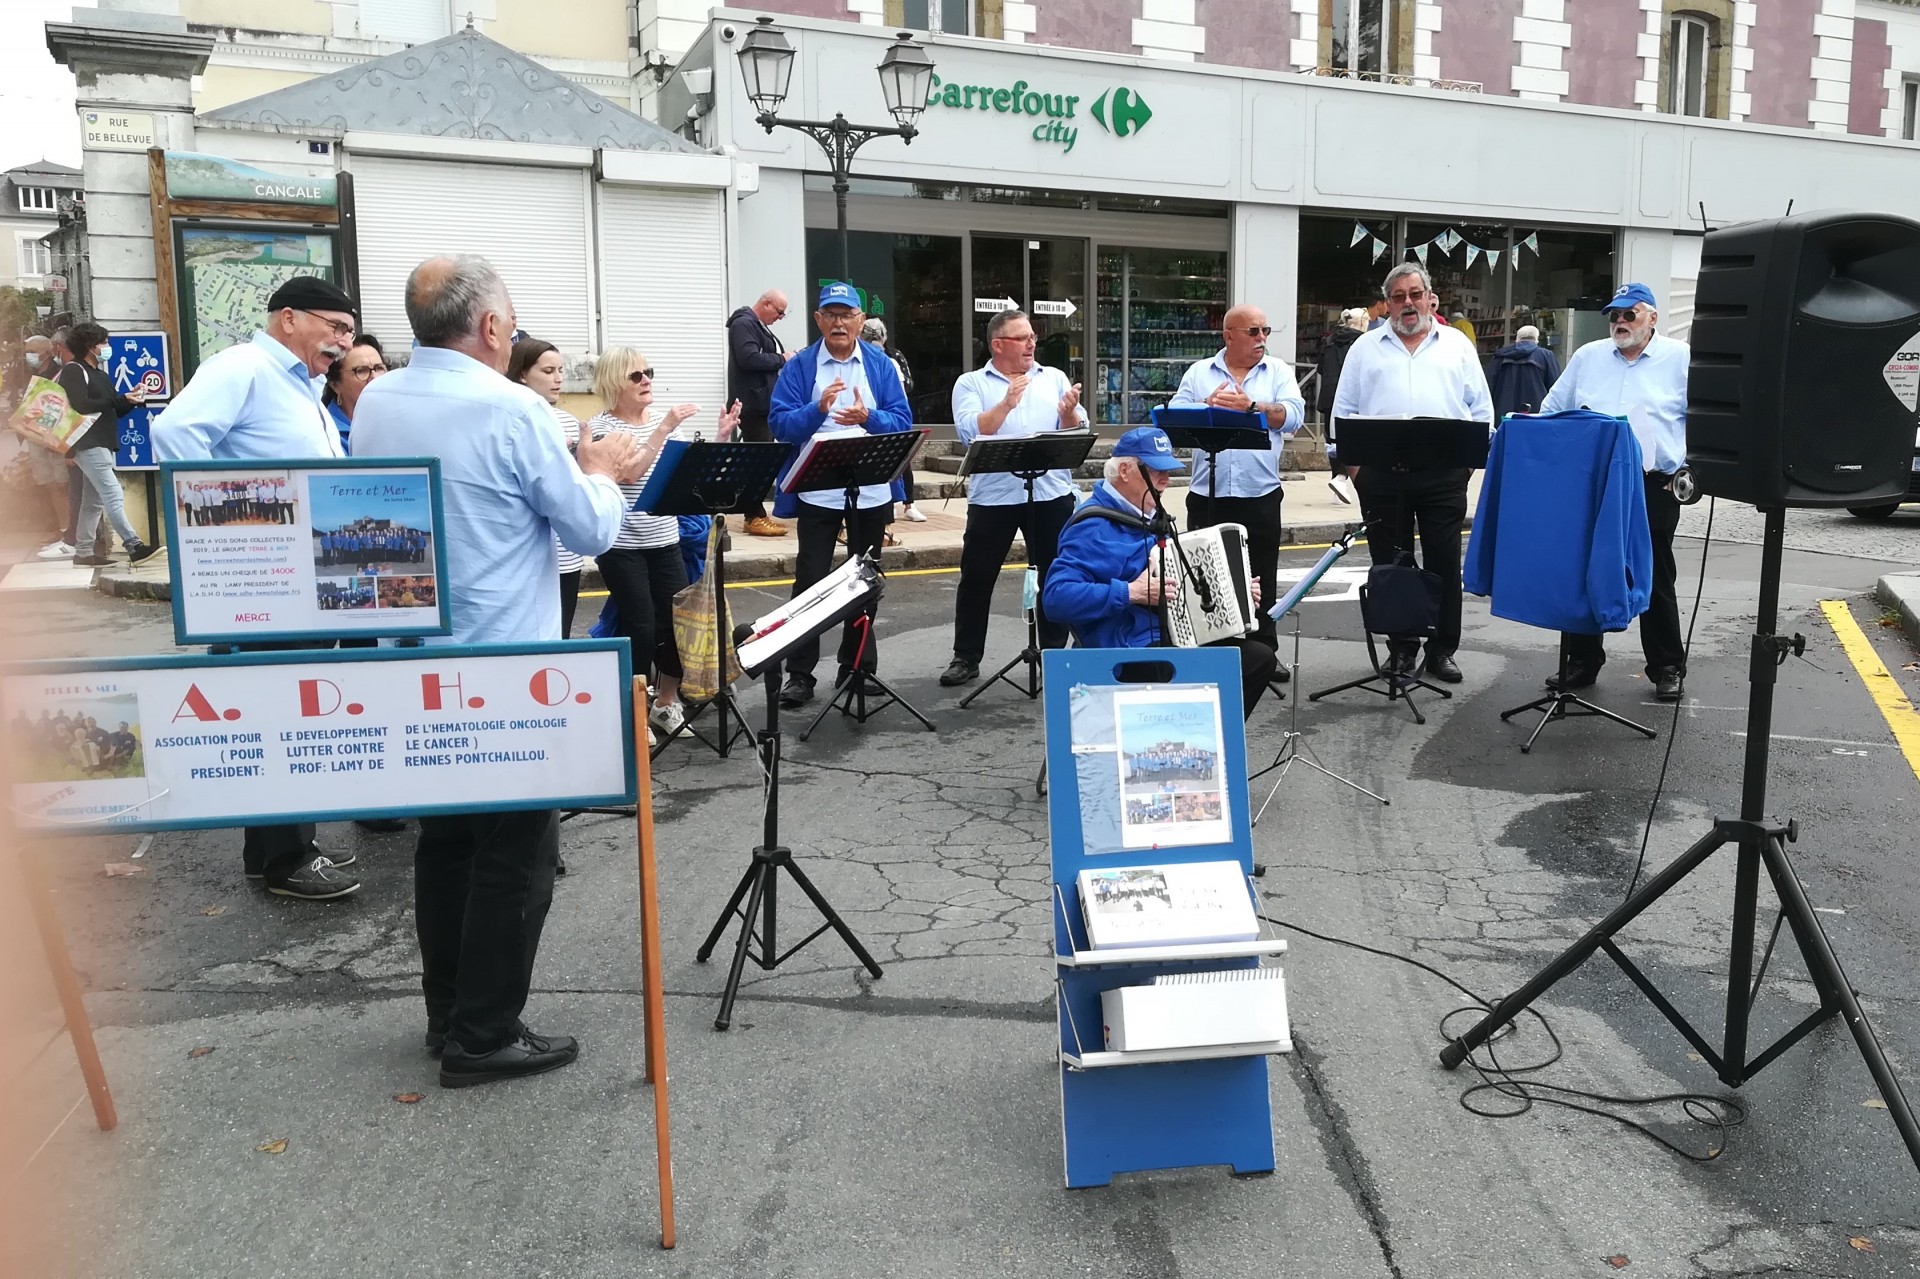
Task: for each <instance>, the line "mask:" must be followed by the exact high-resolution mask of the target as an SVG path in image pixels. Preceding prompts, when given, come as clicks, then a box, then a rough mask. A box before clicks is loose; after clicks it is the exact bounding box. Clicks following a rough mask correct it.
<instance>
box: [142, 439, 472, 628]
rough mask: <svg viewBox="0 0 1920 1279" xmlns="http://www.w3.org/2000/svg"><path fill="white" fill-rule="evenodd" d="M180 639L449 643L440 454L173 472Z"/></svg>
mask: <svg viewBox="0 0 1920 1279" xmlns="http://www.w3.org/2000/svg"><path fill="white" fill-rule="evenodd" d="M161 491H162V492H164V493H166V494H167V495H168V497H169V499H170V500H169V501H168V502H167V542H168V545H169V546H170V547H171V548H172V555H171V557H170V565H169V568H170V571H171V572H172V575H173V629H174V639H175V641H176V642H178V643H181V644H207V643H234V642H240V641H247V640H260V641H265V640H289V639H322V638H324V639H333V638H337V637H339V636H341V635H346V634H355V633H358V634H363V635H378V636H389V637H404V636H419V635H445V634H447V633H448V631H449V629H450V627H449V625H448V612H447V601H446V593H445V591H443V590H442V589H441V583H442V582H444V581H445V580H446V565H445V552H444V548H443V547H442V546H441V539H440V535H439V534H440V528H441V526H442V512H441V508H440V472H439V463H438V462H436V461H434V460H433V459H431V458H403V459H378V460H364V459H341V460H339V461H327V462H295V463H291V464H288V463H275V462H255V463H248V464H236V463H232V462H221V463H202V462H193V463H168V464H167V465H166V466H165V467H163V468H162V471H161Z"/></svg>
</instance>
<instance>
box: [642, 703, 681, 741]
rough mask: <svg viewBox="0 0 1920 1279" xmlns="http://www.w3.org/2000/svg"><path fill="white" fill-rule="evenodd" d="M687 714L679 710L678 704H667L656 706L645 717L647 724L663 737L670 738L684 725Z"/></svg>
mask: <svg viewBox="0 0 1920 1279" xmlns="http://www.w3.org/2000/svg"><path fill="white" fill-rule="evenodd" d="M686 722H687V713H686V711H684V710H682V709H681V708H680V703H679V702H668V703H666V704H665V705H664V706H656V707H654V708H653V710H652V711H651V712H649V713H648V715H647V723H648V724H649V725H650V726H651V727H652V728H654V729H658V730H659V731H660V734H661V736H663V737H672V736H673V735H674V734H675V733H677V732H679V731H680V730H681V728H682V727H684V726H685V725H686Z"/></svg>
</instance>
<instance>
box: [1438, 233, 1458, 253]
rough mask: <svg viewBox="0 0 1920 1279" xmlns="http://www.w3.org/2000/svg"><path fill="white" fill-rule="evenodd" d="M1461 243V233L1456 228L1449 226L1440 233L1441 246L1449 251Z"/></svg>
mask: <svg viewBox="0 0 1920 1279" xmlns="http://www.w3.org/2000/svg"><path fill="white" fill-rule="evenodd" d="M1459 243H1460V233H1459V232H1458V231H1456V230H1454V229H1453V228H1452V227H1448V228H1447V229H1446V230H1444V231H1442V232H1441V233H1440V247H1441V248H1442V249H1444V250H1445V251H1446V252H1448V253H1451V252H1453V250H1454V247H1455V246H1456V245H1458V244H1459Z"/></svg>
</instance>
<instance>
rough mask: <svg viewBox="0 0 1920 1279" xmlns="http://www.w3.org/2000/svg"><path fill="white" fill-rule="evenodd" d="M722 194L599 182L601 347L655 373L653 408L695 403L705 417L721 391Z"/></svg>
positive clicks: (714, 411) (716, 406)
mask: <svg viewBox="0 0 1920 1279" xmlns="http://www.w3.org/2000/svg"><path fill="white" fill-rule="evenodd" d="M721 200H722V193H721V192H719V191H713V190H689V189H685V188H674V187H638V186H615V185H611V184H603V185H602V186H601V187H600V282H601V291H602V300H601V307H602V312H603V315H604V317H605V323H604V333H605V344H606V345H607V346H632V347H638V348H639V349H640V350H641V351H642V352H644V353H645V355H646V357H647V360H648V362H649V363H650V364H652V365H653V366H654V367H655V368H656V369H658V370H659V380H658V382H657V383H656V385H655V388H654V401H655V403H657V404H684V403H694V404H698V405H700V406H701V408H702V409H703V410H704V412H703V413H702V415H701V417H700V418H699V419H696V421H698V422H701V423H703V424H705V423H710V422H711V421H712V419H713V416H714V415H715V414H717V413H718V412H719V411H720V410H721V408H723V407H724V405H723V404H722V402H721V401H722V399H723V397H725V395H726V393H727V336H726V322H727V314H728V311H729V308H728V306H727V286H726V250H725V243H724V232H723V226H724V221H723V217H724V214H723V208H722V205H721Z"/></svg>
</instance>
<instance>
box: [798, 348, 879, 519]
mask: <svg viewBox="0 0 1920 1279" xmlns="http://www.w3.org/2000/svg"><path fill="white" fill-rule="evenodd" d="M836 379H837V380H839V381H841V382H844V383H846V387H845V389H844V390H842V391H841V392H840V394H839V396H838V397H837V398H835V400H834V401H833V403H832V404H831V405H829V406H828V408H827V422H826V425H824V426H822V427H821V428H820V429H819V430H818V431H816V432H814V436H813V438H814V439H816V440H824V439H830V438H832V437H833V436H834V435H835V434H840V435H848V434H853V435H865V434H866V433H867V430H866V428H865V427H863V426H840V425H838V424H836V423H835V422H834V420H833V415H834V414H835V413H838V412H839V411H840V410H841V409H850V408H852V407H853V393H854V391H855V390H858V391H859V392H860V403H861V404H862V405H863V406H865V407H866V408H869V409H870V408H872V407H873V388H872V387H871V386H869V385H868V384H867V366H866V365H865V364H863V363H861V361H860V344H859V343H858V342H856V343H854V344H853V354H852V355H850V356H848V357H847V358H846V359H844V360H836V359H834V358H833V356H832V354H831V353H829V352H828V350H827V344H826V343H825V342H822V343H821V344H820V351H819V355H818V357H817V359H816V360H815V361H814V374H813V398H814V403H816V404H818V403H819V402H820V396H821V394H822V393H823V392H825V391H826V389H827V388H828V387H830V386H832V385H833V384H834V381H835V380H836ZM800 500H801V501H802V502H805V503H807V504H808V505H810V506H824V507H826V508H827V509H828V510H833V511H839V510H844V509H845V508H846V505H847V491H846V490H845V489H808V490H806V491H805V492H803V493H801V494H800ZM892 504H893V486H892V485H891V484H863V485H861V486H860V498H859V501H858V503H857V505H858V506H859V508H860V509H861V510H863V511H866V510H871V509H873V508H874V507H876V506H891V505H892Z"/></svg>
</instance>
